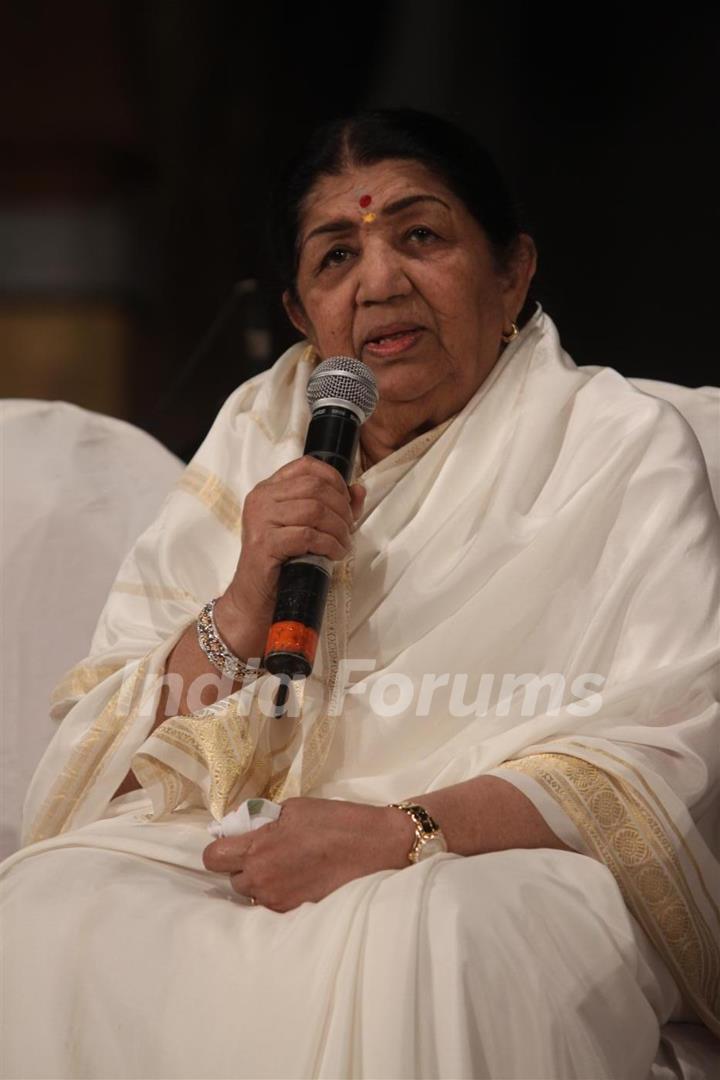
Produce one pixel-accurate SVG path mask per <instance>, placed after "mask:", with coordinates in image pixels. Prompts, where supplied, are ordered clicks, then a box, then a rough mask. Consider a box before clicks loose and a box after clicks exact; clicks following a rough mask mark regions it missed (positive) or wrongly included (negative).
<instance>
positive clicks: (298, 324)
mask: <svg viewBox="0 0 720 1080" xmlns="http://www.w3.org/2000/svg"><path fill="white" fill-rule="evenodd" d="M282 302H283V307H284V308H285V314H286V315H287V317H288V319H289V320H290V322H291V323H292V324H293V326H294V327H295V329H296V330H297V331H298V332H299V333H301V334H302V336H303V337H304V338H309V337H310V323H309V322H308V319H307V316H306V315H305V311H304V309H303V306H302V304H301V303H300V301H299V300H296V299H295V297H294V296H293V294H292V293H291V292H290V290H289V289H286V290H285V292H284V293H283V295H282Z"/></svg>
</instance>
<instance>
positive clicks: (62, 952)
mask: <svg viewBox="0 0 720 1080" xmlns="http://www.w3.org/2000/svg"><path fill="white" fill-rule="evenodd" d="M315 362H316V358H315V356H314V355H313V353H312V350H311V349H310V348H309V347H307V346H306V345H298V346H295V347H293V348H292V349H290V350H289V351H288V352H287V353H286V354H285V355H284V356H283V357H281V358H280V360H279V361H278V362H277V363H276V364H275V365H274V367H273V368H272V369H271V370H270V371H268V372H265V373H263V374H262V375H260V376H258V377H256V378H255V379H253V380H251V381H250V382H248V383H246V384H245V385H243V386H241V387H240V388H239V389H238V390H237V391H236V392H235V393H234V394H233V395H232V396H231V397H230V398H229V399H228V401H227V402H226V403H225V405H224V406H223V408H222V410H221V412H220V414H219V415H218V418H217V420H216V422H215V424H214V426H213V428H212V430H211V431H210V433H209V435H208V437H207V439H206V440H205V443H204V444H203V446H202V447H201V449H200V450H199V452H198V454H197V455H196V457H195V459H194V460H193V462H192V463H191V465H190V466H189V467H188V469H187V470H186V472H185V474H184V476H183V478H182V480H181V481H180V483H179V486H178V487H177V489H176V490H175V491H174V493H173V494H172V495H171V496H170V497H169V499H168V500H167V501H166V504H165V506H164V508H163V510H162V512H161V514H160V516H159V518H158V520H157V521H156V522H155V524H154V525H153V526H151V528H150V529H149V530H148V531H147V532H146V533H145V534H144V536H143V537H142V538H141V539H140V541H139V542H138V544H137V545H136V547H135V548H134V550H133V551H132V552H131V554H130V555H129V556H128V558H127V559H126V560H125V563H124V564H123V566H122V568H121V570H120V573H119V576H118V579H117V581H116V583H115V585H114V587H113V590H112V592H111V595H110V598H109V600H108V603H107V605H106V607H105V610H104V612H103V614H102V617H101V619H100V623H99V626H98V628H97V631H96V634H95V637H94V640H93V644H92V651H91V655H90V657H89V658H88V660H86V661H85V662H84V663H82V664H80V665H78V667H76V668H75V669H73V671H71V672H70V673H69V675H68V677H67V679H66V680H65V681H64V683H63V684H62V685H61V686H60V687H59V688H58V691H57V692H56V695H55V704H54V709H55V713H56V715H57V716H58V717H64V719H63V722H62V725H61V727H60V729H59V731H58V734H57V736H56V738H55V739H54V741H53V743H52V744H51V746H50V748H49V749H48V751H47V753H46V755H45V757H44V758H43V761H42V762H41V765H40V767H39V769H38V771H37V773H36V776H35V778H34V780H33V783H32V786H31V789H30V792H29V794H28V798H27V802H26V808H25V809H26V842H27V843H28V844H30V845H31V846H29V847H27V848H25V849H24V850H23V851H21V852H19V853H18V854H17V855H16V856H14V857H13V858H11V859H10V860H8V862H6V863H5V864H4V869H3V879H4V882H3V892H4V901H3V903H4V914H3V922H4V924H5V927H6V929H7V932H6V935H5V936H6V939H7V944H6V948H7V954H6V957H5V959H4V961H3V964H2V974H3V978H4V979H5V980H6V982H7V984H8V986H9V988H10V989H9V992H7V994H6V1003H5V1010H4V1012H5V1025H6V1033H5V1042H4V1050H3V1052H2V1062H3V1069H4V1075H5V1076H8V1077H10V1076H18V1077H19V1076H33V1077H39V1076H48V1077H49V1076H53V1077H63V1076H68V1077H70V1076H73V1077H79V1076H88V1077H90V1076H92V1077H260V1076H263V1077H311V1076H316V1077H421V1076H422V1077H425V1076H428V1077H429V1076H440V1077H460V1076H473V1077H533V1078H537V1077H554V1078H558V1077H593V1078H595V1077H613V1078H620V1077H622V1078H625V1077H627V1078H628V1080H630V1078H636V1080H645V1077H646V1076H647V1074H648V1071H649V1069H650V1066H651V1064H652V1062H653V1059H654V1056H655V1051H656V1049H657V1045H658V1039H659V1028H660V1025H661V1024H663V1023H664V1022H665V1021H667V1020H668V1019H669V1018H670V1017H671V1016H683V1015H687V1016H690V1017H692V1016H697V1017H699V1018H700V1019H701V1020H703V1021H704V1022H705V1023H706V1024H707V1025H708V1026H709V1027H710V1028H711V1029H712V1030H714V1031H716V1032H717V1033H720V912H719V900H720V871H719V868H718V855H719V854H720V749H719V745H720V710H719V707H718V693H717V676H718V668H717V662H718V632H717V622H716V613H717V609H718V569H717V565H716V545H717V541H718V517H717V513H716V511H715V507H714V504H713V500H712V496H711V493H710V489H709V485H708V482H707V475H706V472H705V467H704V463H703V460H702V455H701V453H700V450H699V447H698V445H697V441H696V440H695V438H694V436H693V435H692V432H691V431H690V429H689V428H688V427H687V425H686V424H685V422H684V421H683V420H682V419H681V418H680V416H679V415H678V413H677V412H676V411H675V410H674V409H673V408H672V406H669V405H667V404H665V403H663V402H659V401H658V400H656V399H653V398H650V397H649V396H647V395H644V394H641V393H639V392H637V391H635V390H633V389H632V388H631V387H630V386H629V385H628V383H627V382H626V381H625V380H624V379H623V378H622V377H621V376H619V375H618V374H617V373H616V372H614V371H612V370H611V369H607V368H605V369H600V370H594V371H592V372H583V371H582V370H580V369H578V368H577V367H576V366H575V365H574V364H573V362H572V360H571V359H570V358H569V357H568V356H567V354H566V353H565V352H564V351H563V350H562V348H561V345H560V342H559V339H558V336H557V332H556V329H555V327H554V325H553V323H552V321H551V320H550V319H549V318H548V316H547V315H545V314H544V313H543V312H542V311H540V310H539V309H538V311H537V312H536V314H535V315H534V317H533V318H532V319H531V320H530V322H529V323H528V324H527V325H526V327H525V328H524V329H523V331H522V332H521V333H520V335H519V336H518V338H516V339H515V341H514V342H512V344H511V345H510V346H508V348H507V349H506V350H505V352H504V353H503V355H502V357H501V358H500V360H499V362H498V364H497V365H496V367H495V369H494V370H493V371H492V373H491V374H490V376H489V377H488V379H487V380H486V382H485V383H484V384H483V385H482V386H481V388H480V389H479V391H478V392H477V393H476V394H475V396H474V397H473V398H472V400H471V401H470V402H469V403H468V404H467V405H466V406H465V408H464V409H463V410H462V411H461V412H460V413H459V414H457V415H456V416H455V417H453V418H452V419H451V420H449V421H447V422H446V423H445V424H443V425H441V426H440V427H439V428H436V429H434V430H433V431H432V432H429V433H428V434H426V435H423V436H420V437H418V438H417V439H415V440H414V441H413V442H412V443H410V444H408V445H407V446H405V447H403V448H401V449H400V450H398V451H396V452H395V453H394V454H392V455H391V456H390V457H388V458H386V459H385V460H384V461H382V462H381V463H379V464H378V465H375V466H373V467H372V468H371V469H370V470H368V471H367V472H366V473H365V474H364V475H363V476H362V481H363V483H364V484H365V486H366V488H367V498H366V502H365V507H364V510H363V516H362V519H361V522H360V524H359V527H358V528H357V530H356V532H355V534H354V542H353V552H352V554H351V556H350V557H349V558H348V559H347V560H346V561H345V562H344V563H342V564H340V565H338V566H337V567H336V572H335V574H334V577H333V582H332V587H331V591H330V596H329V601H328V606H327V610H326V616H325V621H324V624H323V632H322V635H321V642H320V648H319V653H318V660H317V663H316V668H315V671H314V672H313V675H312V677H311V678H310V679H309V680H308V681H307V684H306V686H305V688H304V691H303V694H302V700H301V701H300V702H299V705H298V709H297V710H296V711H297V714H298V715H297V716H296V717H295V718H294V719H290V720H289V721H284V722H283V723H282V724H279V723H277V722H276V721H272V720H270V719H269V718H268V716H267V715H266V713H267V712H268V711H269V710H268V708H267V705H268V703H269V700H270V695H271V692H272V688H273V685H274V680H272V678H271V677H269V676H265V677H263V678H261V679H260V680H258V681H257V682H256V683H254V684H252V685H250V686H248V687H246V688H244V689H242V690H240V691H238V692H237V693H235V694H232V695H231V696H229V697H227V698H226V699H225V700H224V701H222V702H221V703H220V704H219V705H218V706H216V707H214V708H212V709H201V710H199V711H198V712H197V713H196V714H195V715H193V716H190V717H182V716H169V717H168V719H166V720H165V721H164V723H163V724H161V725H160V726H159V727H158V728H157V729H156V730H155V731H154V732H153V733H152V734H150V735H148V733H149V732H150V730H151V727H152V721H153V717H154V713H155V709H156V706H157V701H158V696H159V692H160V682H159V678H158V675H159V673H161V672H162V670H163V666H164V663H165V659H166V657H167V655H168V653H169V651H170V649H171V648H172V646H173V645H174V643H175V641H176V640H177V639H178V637H179V635H180V634H181V633H182V632H183V630H184V629H185V627H186V626H187V625H188V624H189V623H190V622H191V621H193V620H194V619H195V617H196V616H197V613H198V611H199V609H200V607H201V606H202V604H203V603H204V602H205V600H206V599H208V598H209V597H212V596H217V595H219V594H220V593H221V592H222V591H223V590H224V589H225V587H226V586H227V584H228V582H229V580H230V578H231V576H232V574H233V572H234V569H235V565H236V562H237V557H238V552H239V545H240V515H241V507H242V501H243V498H244V496H245V495H246V494H247V492H248V491H250V490H251V489H252V488H253V487H254V486H255V485H256V484H257V483H258V482H259V481H260V480H261V479H263V478H264V477H266V476H268V475H269V474H271V473H272V472H274V471H275V470H276V469H277V468H279V467H280V465H282V464H284V463H285V462H287V461H290V460H292V459H293V458H295V457H297V456H299V454H300V453H301V452H302V445H303V440H304V435H305V430H306V427H307V420H308V412H307V405H306V403H305V385H306V383H307V378H308V376H309V373H310V371H311V370H312V367H313V365H314V363H315ZM131 764H132V767H133V769H134V770H135V772H136V774H137V775H138V778H139V779H140V781H141V783H142V785H143V791H141V792H136V793H133V794H132V795H130V796H125V797H124V798H122V799H118V800H114V801H111V800H112V795H113V792H114V791H115V790H116V789H117V787H118V786H119V784H120V783H121V781H122V780H123V778H124V776H125V774H126V772H127V770H128V768H129V767H130V765H131ZM488 772H493V773H494V774H496V775H498V776H501V777H503V778H504V779H506V780H508V781H509V782H511V783H514V784H516V785H517V786H519V787H520V788H521V790H522V791H523V792H524V793H525V794H526V795H527V796H528V797H529V798H530V799H531V800H532V801H533V802H534V803H535V805H536V806H537V807H538V809H539V810H540V812H541V813H542V814H543V815H544V816H545V818H546V820H547V821H548V823H549V825H550V827H551V828H552V829H553V830H554V831H555V832H556V833H557V834H558V835H559V836H561V837H562V838H563V839H564V840H565V841H566V842H567V843H568V844H569V845H570V846H572V847H573V848H574V849H575V850H574V851H572V852H566V851H545V850H543V851H523V850H513V851H505V852H498V853H495V854H492V855H480V856H474V857H472V858H466V859H461V858H458V857H455V856H452V855H445V856H437V857H435V858H433V859H430V860H428V861H427V862H426V863H423V864H420V865H418V866H416V867H408V868H407V869H406V870H402V871H388V872H387V873H381V874H375V875H372V876H370V877H367V878H363V879H360V880H357V881H354V882H351V883H349V884H348V885H346V886H344V887H343V888H341V889H339V890H338V891H337V892H336V893H333V894H331V895H330V896H329V897H327V898H326V899H325V900H323V901H322V902H321V903H320V904H305V905H303V906H302V907H301V908H299V909H297V910H296V911H294V912H291V913H289V914H286V915H278V914H275V913H273V912H270V911H267V910H263V909H259V908H246V907H244V906H241V905H240V904H239V903H238V902H231V901H232V894H231V891H230V889H229V885H228V883H227V881H226V880H225V879H224V878H219V877H217V876H216V875H210V874H208V873H207V872H205V871H204V870H203V868H202V862H201V853H202V850H203V848H204V846H205V845H206V844H207V842H208V840H209V837H208V834H207V831H206V827H207V824H208V822H209V821H210V820H211V816H215V817H218V818H219V817H220V816H222V814H223V813H224V812H225V811H226V810H228V809H229V808H230V807H232V806H235V805H237V803H238V802H240V801H241V800H242V799H244V798H246V797H248V796H249V795H258V794H263V795H265V796H266V797H268V798H272V799H276V800H282V799H283V798H287V797H290V796H292V795H297V794H312V795H315V796H319V797H327V798H342V799H351V800H355V801H365V802H372V803H379V804H382V803H387V802H390V801H395V800H397V799H400V798H403V797H406V796H408V795H417V794H419V793H421V792H423V791H430V790H433V789H437V788H441V787H445V786H447V785H450V784H453V783H456V782H458V781H462V780H465V779H469V778H471V777H473V776H477V775H480V774H483V773H488Z"/></svg>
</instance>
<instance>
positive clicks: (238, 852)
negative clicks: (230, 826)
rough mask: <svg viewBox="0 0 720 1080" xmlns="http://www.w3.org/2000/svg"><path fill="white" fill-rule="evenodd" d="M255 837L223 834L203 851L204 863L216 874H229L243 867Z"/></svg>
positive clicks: (207, 868)
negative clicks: (243, 861)
mask: <svg viewBox="0 0 720 1080" xmlns="http://www.w3.org/2000/svg"><path fill="white" fill-rule="evenodd" d="M252 840H253V838H252V837H251V836H248V835H244V836H223V837H220V839H219V840H213V842H212V844H208V846H207V847H206V848H205V850H204V851H203V865H204V867H205V869H206V870H212V871H213V872H214V873H216V874H228V873H231V872H237V871H239V870H241V869H242V865H241V864H242V860H243V859H244V857H245V856H246V855H247V853H248V851H249V849H250V847H251V845H252Z"/></svg>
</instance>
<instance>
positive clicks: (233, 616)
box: [214, 591, 268, 665]
mask: <svg viewBox="0 0 720 1080" xmlns="http://www.w3.org/2000/svg"><path fill="white" fill-rule="evenodd" d="M214 618H215V626H216V627H217V631H218V633H219V634H220V636H221V638H222V639H223V641H224V642H225V644H226V645H227V646H228V648H229V649H231V650H232V652H233V653H234V654H235V655H236V656H237V657H238V659H239V660H243V661H245V662H246V663H247V664H254V663H257V664H258V665H259V663H260V661H261V660H262V658H263V655H264V653H265V642H266V640H267V630H268V628H267V627H266V626H264V625H258V623H259V619H258V617H257V616H254V615H253V613H252V611H251V610H249V609H248V610H239V609H238V606H237V604H236V602H235V600H234V599H233V597H232V596H231V595H230V594H229V592H227V591H226V592H224V593H223V594H222V596H219V597H218V598H217V600H216V601H215V610H214Z"/></svg>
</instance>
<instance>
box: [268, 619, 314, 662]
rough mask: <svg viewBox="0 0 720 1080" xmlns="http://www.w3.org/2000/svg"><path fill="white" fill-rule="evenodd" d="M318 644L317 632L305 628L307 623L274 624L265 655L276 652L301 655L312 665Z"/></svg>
mask: <svg viewBox="0 0 720 1080" xmlns="http://www.w3.org/2000/svg"><path fill="white" fill-rule="evenodd" d="M317 644H318V633H317V630H313V629H312V627H310V626H305V623H301V622H295V621H293V620H290V619H288V620H286V621H284V622H276V623H273V625H272V626H271V627H270V632H269V633H268V639H267V643H266V645H265V655H266V656H267V655H268V654H269V653H276V652H287V653H299V654H300V656H304V657H305V658H306V659H307V660H308V661H309V663H310V664H312V662H313V661H314V659H315V652H316V650H317Z"/></svg>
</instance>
